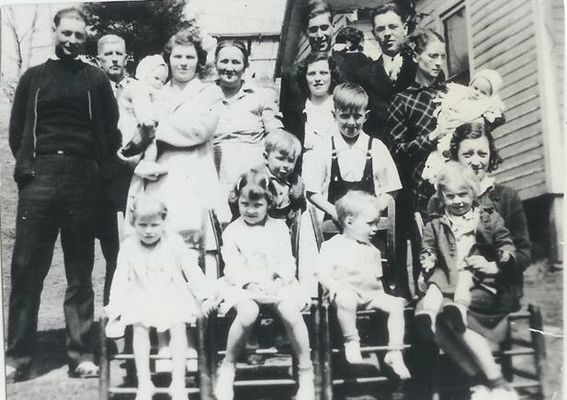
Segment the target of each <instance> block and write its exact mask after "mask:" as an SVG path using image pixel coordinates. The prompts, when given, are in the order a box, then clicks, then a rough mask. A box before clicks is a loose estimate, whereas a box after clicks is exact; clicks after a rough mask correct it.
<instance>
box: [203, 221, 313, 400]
mask: <svg viewBox="0 0 567 400" xmlns="http://www.w3.org/2000/svg"><path fill="white" fill-rule="evenodd" d="M209 218H210V219H211V221H212V223H213V224H214V226H215V227H216V229H215V233H216V236H215V240H216V243H217V245H216V248H214V249H208V250H207V254H209V255H214V257H215V258H216V260H217V261H216V262H217V266H218V276H219V277H220V276H222V272H223V269H224V263H223V260H222V256H221V253H220V249H221V246H222V239H221V233H222V229H221V224H219V223H218V220H217V218H216V216H215V214H214V212H211V213H210V214H209ZM299 231H300V217H299V216H298V218H296V219H295V220H294V221H293V224H292V226H291V240H292V251H293V254H294V256H295V257H296V261H297V255H298V249H299V241H300V237H299ZM303 317H304V319H305V321H306V324H307V328H308V330H309V337H310V344H311V353H312V356H311V359H312V362H313V368H314V373H315V390H316V393H315V398H316V399H317V400H320V399H321V386H322V385H321V379H322V378H321V372H320V365H319V360H320V356H319V348H320V345H319V342H318V338H319V335H318V332H319V325H320V312H319V307H318V303H317V299H313V303H312V305H311V308H310V309H309V310H308V311H306V312H303ZM233 318H234V312H233V311H232V310H231V311H229V312H228V313H227V314H225V315H222V314H217V315H214V316H212V317H211V318H209V329H208V335H207V339H208V341H207V348H208V352H209V353H208V359H209V360H210V363H211V364H210V366H211V370H212V371H213V374H212V377H213V387H214V383H215V380H216V369H217V367H218V365H219V361H220V359H221V358H222V357H223V356H224V354H225V351H224V349H223V348H221V347H220V346H219V344H220V343H226V337H227V333H228V329H229V328H230V324H231V323H232V320H233ZM279 324H280V323H279V318H278V317H277V316H275V315H274V314H273V312H272V311H271V310H268V309H266V308H264V307H261V308H260V316H259V318H258V322H257V325H256V327H255V332H254V334H256V335H257V336H258V340H259V345H260V347H259V348H257V349H245V350H244V354H243V357H244V356H246V355H250V354H258V355H262V356H265V357H267V360H266V362H265V363H264V364H263V365H256V366H250V365H246V364H245V363H241V362H239V363H238V364H237V372H236V379H235V382H234V385H235V388H236V390H237V391H238V390H242V389H243V388H246V389H248V390H249V391H251V390H253V389H254V388H282V389H283V388H286V387H287V388H293V387H294V386H296V385H297V369H296V362H295V359H294V356H293V354H292V351H291V346H290V345H289V344H288V343H287V342H286V343H274V340H273V339H274V338H275V337H276V335H277V333H279V332H283V331H284V330H283V327H282V326H279ZM278 327H279V329H278ZM290 369H291V373H290ZM251 398H252V397H251Z"/></svg>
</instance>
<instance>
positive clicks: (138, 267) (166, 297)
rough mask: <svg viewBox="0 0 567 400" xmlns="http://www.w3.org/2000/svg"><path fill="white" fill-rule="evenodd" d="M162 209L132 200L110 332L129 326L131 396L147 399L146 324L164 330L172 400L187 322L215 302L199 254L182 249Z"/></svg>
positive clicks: (178, 385) (176, 399)
mask: <svg viewBox="0 0 567 400" xmlns="http://www.w3.org/2000/svg"><path fill="white" fill-rule="evenodd" d="M166 216H167V208H166V206H165V205H164V203H162V202H161V201H159V200H157V199H154V198H152V197H149V196H147V195H139V196H138V197H137V198H136V200H135V201H134V203H133V206H132V210H131V214H130V224H131V225H132V226H133V228H134V231H135V235H132V236H129V237H127V238H126V239H125V240H124V241H123V242H122V243H121V246H120V252H119V254H118V263H117V267H116V273H115V274H114V277H113V279H112V286H111V290H110V301H109V304H108V305H107V306H106V307H105V313H106V315H107V316H108V317H109V323H108V324H107V326H106V332H107V335H108V336H109V337H121V336H122V335H123V334H124V328H125V326H127V325H133V328H134V329H133V333H134V337H133V350H134V356H135V363H136V373H137V376H138V393H137V395H136V400H151V398H152V395H153V392H154V390H155V387H154V386H153V383H152V381H151V376H150V337H149V329H150V328H152V327H153V328H156V329H157V331H158V332H164V331H169V333H170V336H171V341H170V345H171V349H172V351H171V354H172V361H173V372H172V379H171V386H170V393H171V396H172V399H173V400H186V399H187V395H186V392H185V365H186V362H185V355H186V349H187V335H186V325H185V324H186V323H191V322H195V320H196V318H197V317H198V316H199V315H201V314H205V315H208V314H209V313H210V312H211V311H212V310H214V309H215V307H216V303H215V302H214V299H213V296H212V293H213V292H212V290H209V287H210V285H208V284H207V281H206V278H205V275H204V274H203V272H202V271H201V269H200V268H199V266H198V254H197V253H196V252H195V251H192V250H189V249H187V247H186V246H185V244H184V243H183V240H182V239H181V237H180V236H178V235H174V234H172V233H168V232H166Z"/></svg>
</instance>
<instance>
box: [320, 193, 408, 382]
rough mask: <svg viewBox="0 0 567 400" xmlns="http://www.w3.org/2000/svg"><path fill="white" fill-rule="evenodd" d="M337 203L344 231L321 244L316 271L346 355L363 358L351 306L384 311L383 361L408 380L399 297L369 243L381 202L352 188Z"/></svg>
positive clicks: (356, 361) (350, 358)
mask: <svg viewBox="0 0 567 400" xmlns="http://www.w3.org/2000/svg"><path fill="white" fill-rule="evenodd" d="M336 208H337V218H338V220H339V222H340V224H341V227H342V232H343V233H342V234H340V235H336V236H334V237H332V238H331V239H329V240H327V241H326V242H324V243H323V245H322V246H321V253H320V258H319V265H318V272H317V276H318V278H319V282H321V285H322V286H323V288H325V289H326V290H327V291H328V295H329V299H330V300H331V302H332V303H333V304H334V305H335V307H336V308H337V319H338V321H339V326H340V327H341V330H342V333H343V337H344V340H345V343H344V346H345V357H346V360H347V361H348V362H349V363H351V364H360V363H363V358H362V355H361V353H360V342H359V340H360V337H359V334H358V331H357V329H356V311H357V310H360V309H365V310H368V309H375V310H382V311H384V312H386V313H387V314H388V337H389V344H388V346H389V347H390V350H389V351H388V352H387V353H386V356H385V358H384V361H385V362H386V363H387V364H388V365H389V366H390V367H391V368H392V369H393V371H394V372H395V373H396V374H397V375H398V376H399V377H400V378H401V379H408V378H409V377H410V372H409V371H408V369H407V367H406V365H405V363H404V359H403V355H402V349H403V340H404V325H405V321H404V299H402V298H401V297H394V296H391V295H389V294H387V293H386V292H385V291H384V287H383V284H382V281H381V278H382V261H381V254H380V250H378V249H377V248H376V247H374V246H373V245H372V244H371V243H370V241H371V239H372V237H373V236H374V235H375V234H376V231H377V226H378V222H379V220H380V212H381V209H382V207H381V205H380V201H379V200H378V198H377V197H376V196H373V195H371V194H368V193H365V192H362V191H351V192H348V193H347V194H346V195H344V196H343V197H342V198H340V199H339V200H338V201H337V203H336Z"/></svg>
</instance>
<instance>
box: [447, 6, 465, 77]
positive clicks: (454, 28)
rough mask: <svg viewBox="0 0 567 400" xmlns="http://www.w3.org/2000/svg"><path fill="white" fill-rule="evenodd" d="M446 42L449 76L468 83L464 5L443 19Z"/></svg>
mask: <svg viewBox="0 0 567 400" xmlns="http://www.w3.org/2000/svg"><path fill="white" fill-rule="evenodd" d="M443 25H444V29H445V39H446V43H447V67H448V72H449V78H456V79H455V80H458V81H462V80H464V82H460V83H464V84H468V76H469V53H468V50H469V48H468V43H467V24H466V20H465V7H462V8H460V9H459V10H458V11H457V12H455V13H454V14H451V16H450V17H448V18H447V19H445V20H444V21H443Z"/></svg>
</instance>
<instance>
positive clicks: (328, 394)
mask: <svg viewBox="0 0 567 400" xmlns="http://www.w3.org/2000/svg"><path fill="white" fill-rule="evenodd" d="M321 311H322V318H321V360H322V365H321V367H322V369H323V373H322V376H323V399H325V400H332V399H333V376H332V374H331V357H332V354H331V337H330V333H329V305H328V304H324V305H323V306H322V307H321Z"/></svg>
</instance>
